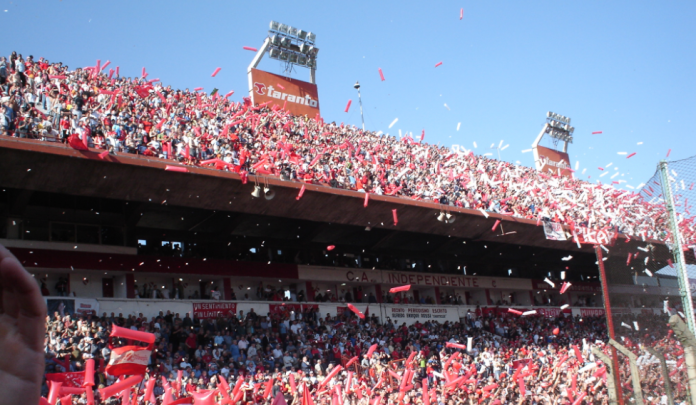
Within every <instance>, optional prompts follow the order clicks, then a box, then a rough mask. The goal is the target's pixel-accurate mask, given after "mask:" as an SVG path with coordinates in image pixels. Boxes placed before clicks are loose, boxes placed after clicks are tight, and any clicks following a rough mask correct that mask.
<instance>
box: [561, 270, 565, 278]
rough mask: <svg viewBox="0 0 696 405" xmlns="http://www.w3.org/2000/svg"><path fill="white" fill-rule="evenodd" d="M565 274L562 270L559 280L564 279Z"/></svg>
mask: <svg viewBox="0 0 696 405" xmlns="http://www.w3.org/2000/svg"><path fill="white" fill-rule="evenodd" d="M565 276H566V273H565V271H562V272H561V280H565Z"/></svg>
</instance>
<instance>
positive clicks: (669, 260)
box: [667, 259, 674, 268]
mask: <svg viewBox="0 0 696 405" xmlns="http://www.w3.org/2000/svg"><path fill="white" fill-rule="evenodd" d="M667 264H669V267H671V268H674V262H672V259H667Z"/></svg>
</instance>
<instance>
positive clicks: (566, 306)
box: [561, 304, 570, 309]
mask: <svg viewBox="0 0 696 405" xmlns="http://www.w3.org/2000/svg"><path fill="white" fill-rule="evenodd" d="M569 306H570V305H568V304H563V305H561V309H566V308H568V307H569Z"/></svg>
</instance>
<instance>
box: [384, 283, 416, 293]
mask: <svg viewBox="0 0 696 405" xmlns="http://www.w3.org/2000/svg"><path fill="white" fill-rule="evenodd" d="M410 289H411V284H408V285H402V286H400V287H394V288H390V289H389V292H390V293H392V294H395V293H398V292H402V291H408V290H410Z"/></svg>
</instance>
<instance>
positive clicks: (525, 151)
mask: <svg viewBox="0 0 696 405" xmlns="http://www.w3.org/2000/svg"><path fill="white" fill-rule="evenodd" d="M531 151H532V150H531V149H525V150H523V151H522V153H527V152H531Z"/></svg>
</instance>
